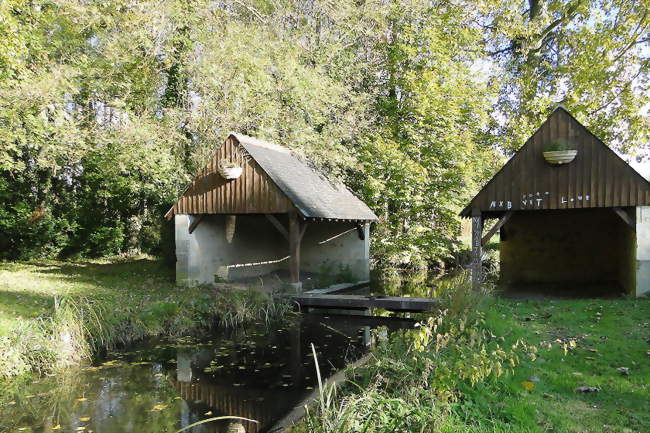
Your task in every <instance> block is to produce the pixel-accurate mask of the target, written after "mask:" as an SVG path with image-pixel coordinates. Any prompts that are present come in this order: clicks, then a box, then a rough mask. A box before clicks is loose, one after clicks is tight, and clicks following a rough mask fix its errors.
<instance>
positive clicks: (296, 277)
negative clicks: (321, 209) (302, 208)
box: [289, 212, 301, 283]
mask: <svg viewBox="0 0 650 433" xmlns="http://www.w3.org/2000/svg"><path fill="white" fill-rule="evenodd" d="M300 232H301V227H300V219H299V218H298V214H297V213H295V212H291V213H289V255H290V256H291V258H290V259H289V271H290V274H291V282H292V283H300Z"/></svg>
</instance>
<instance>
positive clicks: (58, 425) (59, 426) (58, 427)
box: [52, 424, 61, 430]
mask: <svg viewBox="0 0 650 433" xmlns="http://www.w3.org/2000/svg"><path fill="white" fill-rule="evenodd" d="M52 430H61V424H57V425H55V426H54V427H52Z"/></svg>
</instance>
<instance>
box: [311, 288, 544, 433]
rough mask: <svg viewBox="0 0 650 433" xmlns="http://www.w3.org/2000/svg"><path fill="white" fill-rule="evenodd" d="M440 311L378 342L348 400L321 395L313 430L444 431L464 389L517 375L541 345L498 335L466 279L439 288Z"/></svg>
mask: <svg viewBox="0 0 650 433" xmlns="http://www.w3.org/2000/svg"><path fill="white" fill-rule="evenodd" d="M440 296H441V299H442V302H443V305H442V309H441V310H440V312H438V313H436V314H434V315H433V316H431V317H428V318H425V319H424V320H423V321H422V322H420V324H419V326H418V327H416V328H415V329H413V330H408V331H404V332H402V333H394V334H392V335H391V336H389V338H388V341H385V342H383V343H380V344H379V346H378V348H377V349H376V350H375V351H374V352H373V355H374V356H373V357H372V358H371V360H370V361H369V362H368V364H367V365H366V366H364V367H360V368H357V369H355V370H354V371H353V380H354V384H352V385H351V386H349V387H348V388H347V389H345V390H344V391H345V392H344V394H343V396H342V397H339V398H334V397H332V396H330V395H327V396H321V408H320V410H319V411H318V412H317V413H310V414H309V417H308V419H307V421H306V424H307V426H308V429H309V431H312V432H393V431H418V432H419V431H441V430H440V428H441V427H442V426H443V425H444V423H445V421H446V419H447V415H448V410H449V408H450V407H452V405H454V404H457V403H458V402H462V401H464V399H465V394H464V393H465V390H466V389H471V388H473V387H476V386H483V385H489V384H494V383H496V382H497V380H501V378H503V377H505V376H507V375H511V374H512V369H513V367H515V366H516V365H518V364H519V363H520V361H521V359H522V358H524V357H529V356H535V355H534V354H535V352H536V348H535V347H532V346H529V345H527V344H524V343H523V342H522V341H519V340H517V341H515V342H505V341H504V340H503V339H501V338H498V337H496V336H495V335H493V333H492V331H491V330H490V329H489V327H488V323H487V321H486V318H485V313H484V312H483V311H482V310H477V309H476V307H477V305H480V304H481V303H483V301H485V300H486V298H485V295H481V294H477V293H475V292H473V291H472V289H471V284H470V281H469V278H467V277H465V276H460V277H459V278H457V279H455V280H453V281H450V282H449V283H448V284H446V285H444V287H442V288H441V289H440Z"/></svg>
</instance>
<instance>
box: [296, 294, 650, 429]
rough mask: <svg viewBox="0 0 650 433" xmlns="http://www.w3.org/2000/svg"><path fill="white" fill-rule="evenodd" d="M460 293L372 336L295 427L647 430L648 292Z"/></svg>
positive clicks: (649, 401)
mask: <svg viewBox="0 0 650 433" xmlns="http://www.w3.org/2000/svg"><path fill="white" fill-rule="evenodd" d="M459 293H460V295H454V296H449V297H447V307H448V308H449V310H448V311H447V312H446V313H442V314H440V315H436V316H435V317H433V318H430V319H427V320H424V321H423V323H424V325H423V326H422V327H420V328H419V329H417V330H414V331H409V332H406V333H404V334H399V335H394V336H393V337H391V338H390V340H389V341H386V342H385V343H383V344H381V345H380V346H379V347H378V348H377V349H376V352H375V356H374V357H373V360H372V361H371V362H370V363H369V364H367V365H366V366H365V367H364V368H362V369H358V370H356V371H354V372H353V373H352V374H353V379H352V381H353V382H354V384H349V385H348V386H346V387H344V388H343V389H341V390H339V391H338V395H337V396H336V397H334V396H331V398H329V399H327V398H326V399H325V402H324V404H323V406H322V407H320V408H313V409H312V411H311V416H310V417H308V418H307V419H306V420H305V421H304V423H303V424H302V425H300V426H298V427H297V428H296V429H295V431H296V432H302V431H310V432H368V433H370V432H393V431H408V432H430V431H436V432H459V433H460V432H463V433H470V432H471V433H488V432H490V433H494V432H512V433H525V432H531V433H532V432H551V431H554V432H585V433H586V432H596V431H598V432H638V433H641V432H647V431H648V430H649V429H650V354H649V351H650V344H648V342H649V341H650V340H649V339H650V301H648V300H556V301H522V300H506V299H495V298H490V297H485V298H483V299H479V298H478V297H473V296H472V295H471V294H470V293H469V292H468V290H466V288H463V287H461V288H460V292H459ZM620 367H625V368H628V369H629V371H628V373H629V374H628V375H626V374H625V371H621V370H619V368H620ZM581 387H592V389H593V388H595V389H597V391H594V392H580V391H579V390H580V389H581Z"/></svg>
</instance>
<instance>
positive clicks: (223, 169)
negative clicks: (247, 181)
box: [219, 164, 244, 180]
mask: <svg viewBox="0 0 650 433" xmlns="http://www.w3.org/2000/svg"><path fill="white" fill-rule="evenodd" d="M243 171H244V169H243V168H242V167H238V166H236V165H232V166H227V164H222V165H219V174H220V175H221V177H223V178H224V179H226V180H233V179H237V178H238V177H239V176H241V174H242V172H243Z"/></svg>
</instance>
